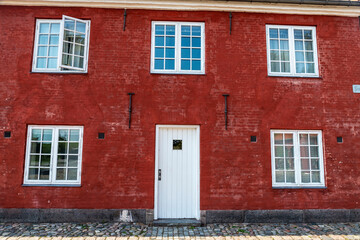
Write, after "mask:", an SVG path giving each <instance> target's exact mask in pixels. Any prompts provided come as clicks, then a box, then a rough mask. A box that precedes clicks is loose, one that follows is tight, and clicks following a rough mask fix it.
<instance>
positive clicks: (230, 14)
mask: <svg viewBox="0 0 360 240" xmlns="http://www.w3.org/2000/svg"><path fill="white" fill-rule="evenodd" d="M229 18H230V35H231V30H232V13H231V12H230V13H229Z"/></svg>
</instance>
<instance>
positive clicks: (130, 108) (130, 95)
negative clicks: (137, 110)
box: [128, 93, 135, 129]
mask: <svg viewBox="0 0 360 240" xmlns="http://www.w3.org/2000/svg"><path fill="white" fill-rule="evenodd" d="M128 95H129V97H130V99H129V100H130V101H129V129H130V126H131V113H132V101H131V97H132V95H135V93H128Z"/></svg>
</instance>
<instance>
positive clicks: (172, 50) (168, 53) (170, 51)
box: [165, 48, 175, 58]
mask: <svg viewBox="0 0 360 240" xmlns="http://www.w3.org/2000/svg"><path fill="white" fill-rule="evenodd" d="M165 57H166V58H175V48H166V53H165Z"/></svg>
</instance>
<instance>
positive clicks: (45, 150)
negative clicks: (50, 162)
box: [41, 142, 51, 153]
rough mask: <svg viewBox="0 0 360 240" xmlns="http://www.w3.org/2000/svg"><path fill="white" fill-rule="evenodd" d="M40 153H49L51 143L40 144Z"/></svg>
mask: <svg viewBox="0 0 360 240" xmlns="http://www.w3.org/2000/svg"><path fill="white" fill-rule="evenodd" d="M41 153H51V142H43V143H42V146H41Z"/></svg>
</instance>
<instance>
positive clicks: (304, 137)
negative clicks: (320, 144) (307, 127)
mask: <svg viewBox="0 0 360 240" xmlns="http://www.w3.org/2000/svg"><path fill="white" fill-rule="evenodd" d="M300 144H301V145H309V142H308V134H300Z"/></svg>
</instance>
